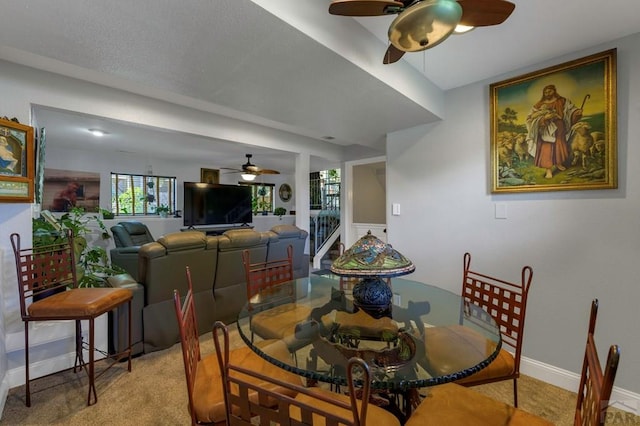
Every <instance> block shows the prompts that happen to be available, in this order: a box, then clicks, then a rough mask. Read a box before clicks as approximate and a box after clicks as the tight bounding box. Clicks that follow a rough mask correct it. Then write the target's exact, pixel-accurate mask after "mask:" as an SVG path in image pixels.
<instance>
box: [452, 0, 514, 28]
mask: <svg viewBox="0 0 640 426" xmlns="http://www.w3.org/2000/svg"><path fill="white" fill-rule="evenodd" d="M458 3H460V6H462V18H460V24H461V25H467V26H469V27H488V26H490V25H498V24H501V23H503V22H504V21H505V20H506V19H507V18H508V17H509V15H511V12H513V9H515V7H516V5H515V4H513V3H511V2H510V1H507V0H458Z"/></svg>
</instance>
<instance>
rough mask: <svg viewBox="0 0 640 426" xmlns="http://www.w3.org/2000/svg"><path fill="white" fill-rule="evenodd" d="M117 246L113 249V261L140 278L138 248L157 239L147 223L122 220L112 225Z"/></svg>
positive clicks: (136, 278)
mask: <svg viewBox="0 0 640 426" xmlns="http://www.w3.org/2000/svg"><path fill="white" fill-rule="evenodd" d="M111 232H112V233H113V240H114V242H115V244H116V248H114V249H111V263H113V264H114V265H118V266H120V267H121V268H124V269H125V270H126V271H127V272H128V273H129V274H130V275H131V276H132V277H133V278H134V279H135V280H136V281H137V280H138V250H139V249H140V246H142V245H144V244H147V243H152V242H154V241H155V240H154V239H153V236H152V235H151V232H149V229H148V228H147V225H145V224H144V223H141V222H135V221H128V222H120V223H118V224H117V225H113V226H112V227H111Z"/></svg>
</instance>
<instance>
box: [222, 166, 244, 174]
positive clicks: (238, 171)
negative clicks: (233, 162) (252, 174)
mask: <svg viewBox="0 0 640 426" xmlns="http://www.w3.org/2000/svg"><path fill="white" fill-rule="evenodd" d="M220 170H231V171H232V172H235V173H240V172H242V170H240V169H233V168H231V167H220Z"/></svg>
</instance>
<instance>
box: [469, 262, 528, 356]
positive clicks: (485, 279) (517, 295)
mask: <svg viewBox="0 0 640 426" xmlns="http://www.w3.org/2000/svg"><path fill="white" fill-rule="evenodd" d="M470 264H471V255H470V254H469V253H465V255H464V275H463V281H462V296H463V297H464V299H465V301H466V302H470V303H473V304H475V305H477V306H480V307H481V308H483V309H484V310H485V311H486V312H487V313H489V315H491V316H492V317H493V319H494V320H495V321H496V323H497V324H498V327H499V328H500V332H501V334H502V340H503V344H507V345H509V346H511V347H512V348H513V349H514V350H515V360H516V364H520V351H521V350H522V337H523V332H524V319H525V313H526V309H527V296H528V294H529V287H530V286H531V279H532V277H533V270H532V269H531V267H530V266H525V267H523V268H522V274H521V275H522V276H521V282H520V283H513V282H509V281H505V280H502V279H499V278H495V277H492V276H489V275H485V274H481V273H479V272H476V271H472V270H471V269H470Z"/></svg>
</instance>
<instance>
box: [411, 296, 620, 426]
mask: <svg viewBox="0 0 640 426" xmlns="http://www.w3.org/2000/svg"><path fill="white" fill-rule="evenodd" d="M597 313H598V301H597V299H596V300H594V301H593V302H592V304H591V317H590V319H589V332H588V334H587V345H586V348H585V352H584V361H583V364H582V373H581V375H580V385H579V387H578V398H577V402H576V410H575V417H574V425H575V426H595V425H600V426H603V425H604V423H605V419H606V418H607V416H606V414H607V408H608V406H609V403H610V398H611V390H612V389H613V381H614V379H615V376H616V372H617V369H618V363H619V360H620V348H618V346H616V345H612V346H611V347H610V348H609V354H608V356H607V362H606V364H605V368H604V371H603V369H602V367H601V366H600V360H599V359H598V350H597V348H596V344H595V341H594V336H593V334H594V331H595V326H596V317H597ZM552 424H553V423H551V422H549V421H548V420H546V419H543V418H540V417H537V416H535V415H533V414H530V413H527V412H526V411H523V410H521V409H518V408H515V407H512V406H510V405H508V404H505V403H503V402H500V401H496V400H494V399H492V398H490V397H488V396H485V395H482V394H480V393H478V392H475V391H473V390H472V389H471V388H467V387H465V386H462V385H458V384H456V383H447V384H444V385H439V386H434V387H432V388H429V394H428V395H427V396H426V397H425V398H424V399H423V400H422V401H421V402H420V403H419V405H418V407H417V408H416V409H415V410H414V411H413V413H412V414H411V416H410V418H409V420H408V421H407V422H406V423H405V425H406V426H425V425H426V426H429V425H434V426H441V425H449V426H476V425H477V426H484V425H512V426H515V425H522V426H536V425H552Z"/></svg>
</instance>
